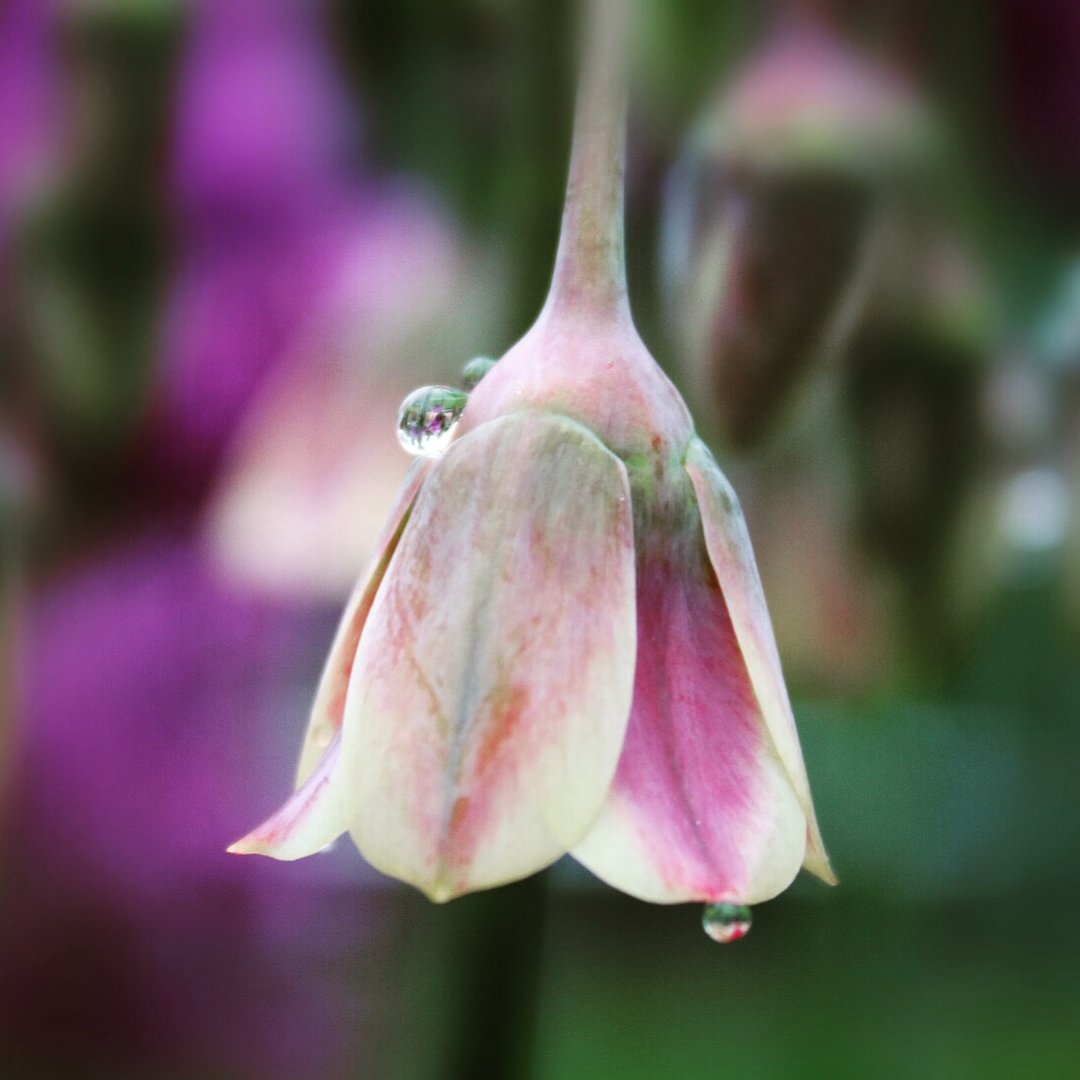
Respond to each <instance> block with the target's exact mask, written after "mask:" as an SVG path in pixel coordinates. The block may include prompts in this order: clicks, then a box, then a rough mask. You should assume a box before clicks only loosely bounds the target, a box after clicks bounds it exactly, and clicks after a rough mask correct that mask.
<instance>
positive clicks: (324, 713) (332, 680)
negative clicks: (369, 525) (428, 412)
mask: <svg viewBox="0 0 1080 1080" xmlns="http://www.w3.org/2000/svg"><path fill="white" fill-rule="evenodd" d="M431 466H432V462H430V461H427V460H424V459H418V460H417V461H415V462H414V463H413V465H412V467H411V468H410V469H409V472H408V474H407V475H406V477H405V479H404V481H403V482H402V485H401V489H400V490H399V492H398V496H397V500H396V502H395V503H394V506H393V507H392V508H391V511H390V514H389V515H388V517H387V520H386V524H385V525H384V526H383V529H382V532H381V533H380V534H379V538H378V540H377V541H376V544H375V551H374V554H373V555H372V557H371V559H370V561H369V563H368V566H367V568H366V569H365V571H364V573H363V574H361V575H360V580H359V582H358V583H357V586H356V588H355V589H354V590H353V594H352V596H351V597H350V598H349V602H348V604H347V605H346V606H345V611H344V614H343V615H342V617H341V622H340V623H339V624H338V629H337V633H336V634H335V636H334V643H333V645H331V647H330V654H329V656H328V657H327V658H326V663H325V664H324V665H323V671H322V676H321V677H320V679H319V686H318V689H317V690H316V691H315V701H314V703H313V705H312V707H311V718H310V719H309V721H308V727H307V732H306V734H305V735H304V742H303V744H302V746H301V749H300V764H299V766H298V767H297V771H296V787H297V788H300V787H302V786H303V784H304V782H305V781H306V780H307V778H308V777H309V776H311V775H312V773H313V772H314V771H315V769H316V767H317V765H318V764H319V760H320V758H322V756H323V754H324V753H325V752H326V748H327V746H328V745H329V743H330V741H331V739H332V738H333V737H334V733H335V732H336V731H337V730H338V729H339V728H340V727H341V721H342V716H343V714H344V711H345V692H346V690H347V689H348V685H349V676H350V674H351V673H352V667H353V660H354V658H355V656H356V650H357V647H358V645H359V644H360V632H361V630H363V627H364V620H365V619H367V616H368V612H369V611H370V610H371V605H372V603H373V601H374V599H375V593H376V592H377V591H378V589H379V585H380V584H381V583H382V580H383V577H384V575H385V574H386V568H387V567H388V566H389V565H390V559H391V557H392V556H393V554H394V549H395V547H396V546H397V542H398V540H399V539H400V537H401V532H402V529H403V528H404V527H405V522H406V521H407V520H408V517H409V512H410V511H411V510H412V505H413V502H414V501H415V500H416V495H417V492H419V490H420V488H421V486H422V485H423V483H424V480H425V479H426V477H427V475H428V473H429V472H430V471H431Z"/></svg>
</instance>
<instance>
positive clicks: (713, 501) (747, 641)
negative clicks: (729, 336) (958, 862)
mask: <svg viewBox="0 0 1080 1080" xmlns="http://www.w3.org/2000/svg"><path fill="white" fill-rule="evenodd" d="M686 471H687V473H688V474H689V476H690V480H691V482H692V483H693V485H694V491H695V492H696V493H697V497H698V505H699V507H700V509H701V518H702V522H703V524H704V528H705V543H706V545H707V547H708V549H709V557H710V559H711V560H712V564H713V569H714V570H715V571H716V576H717V579H718V580H719V582H720V587H721V588H722V589H723V592H724V599H725V601H726V602H727V606H728V610H729V611H730V612H731V621H732V624H733V626H734V628H735V636H736V637H737V639H738V642H739V647H740V648H741V650H742V654H743V657H744V658H745V661H746V667H747V670H748V671H749V673H750V680H751V682H752V684H753V687H754V692H755V694H756V695H757V699H758V702H759V704H760V707H761V711H762V714H763V716H764V718H765V724H766V727H767V728H768V731H769V734H770V736H771V737H772V740H773V744H774V746H775V748H776V752H777V755H778V756H779V758H780V761H781V762H782V763H783V765H784V768H785V770H786V771H787V774H788V776H789V777H790V778H791V783H792V785H793V786H794V789H795V793H796V795H797V796H798V798H799V802H800V803H801V804H802V807H803V811H804V812H805V814H806V820H807V843H806V858H805V860H804V862H803V865H804V866H805V867H806V869H807V870H809V871H810V872H811V873H812V874H815V875H817V876H818V877H819V878H821V879H822V881H826V882H828V883H829V884H830V885H833V884H835V883H836V877H835V875H834V874H833V871H832V867H831V866H830V865H829V857H828V855H827V854H826V853H825V846H824V844H823V843H822V839H821V832H820V830H819V829H818V824H817V818H816V817H815V815H814V804H813V800H812V799H811V796H810V782H809V780H808V779H807V776H806V766H805V764H804V763H803V756H802V749H801V748H800V746H799V734H798V731H797V730H796V728H795V717H794V715H793V714H792V711H791V703H790V701H789V700H788V694H787V687H786V686H785V684H784V675H783V672H782V670H781V667H780V657H779V655H778V653H777V650H776V641H775V639H774V638H773V632H772V623H771V621H770V619H769V611H768V607H767V606H766V603H765V593H764V591H763V590H762V587H761V579H760V577H759V576H758V571H757V564H756V562H755V561H754V552H753V548H752V547H751V545H750V535H749V533H748V531H747V528H746V521H745V519H744V518H743V514H742V509H741V507H740V506H739V500H738V498H737V496H736V495H735V492H734V490H733V489H732V487H731V485H730V484H729V483H728V481H727V478H726V477H725V476H724V474H723V473H722V472H721V471H720V468H719V466H718V465H717V464H716V461H715V460H714V458H713V456H712V454H711V453H710V451H709V449H708V447H707V446H705V444H704V443H703V442H702V441H701V440H700V439H697V438H695V439H693V440H692V441H691V443H690V448H689V450H688V451H687V455H686Z"/></svg>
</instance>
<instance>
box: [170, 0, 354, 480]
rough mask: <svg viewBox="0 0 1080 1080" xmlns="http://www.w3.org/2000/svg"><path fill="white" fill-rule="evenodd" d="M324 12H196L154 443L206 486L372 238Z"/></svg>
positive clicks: (275, 6) (250, 3) (232, 8)
mask: <svg viewBox="0 0 1080 1080" xmlns="http://www.w3.org/2000/svg"><path fill="white" fill-rule="evenodd" d="M321 14H322V5H321V4H318V3H301V2H299V0H227V2H224V3H222V2H208V0H203V2H200V3H198V4H196V5H195V7H194V10H193V12H192V23H191V27H190V36H189V38H188V42H187V47H186V53H185V55H184V57H183V59H182V62H181V70H180V75H179V81H178V90H177V98H176V105H175V110H176V111H175V121H174V131H173V145H172V153H171V180H170V183H171V190H172V193H173V197H174V199H175V204H176V208H177V215H178V216H177V219H176V221H175V229H176V233H177V241H178V244H177V246H178V252H179V266H178V270H177V273H176V278H175V281H174V284H173V289H172V294H171V296H170V297H169V298H168V300H167V302H166V314H165V326H164V334H165V338H164V342H163V350H164V355H163V358H162V363H163V365H164V372H163V378H164V387H163V388H162V401H161V402H160V403H159V406H160V407H159V414H158V415H156V416H155V417H154V425H155V428H156V431H155V438H154V443H155V445H156V446H158V447H160V449H161V451H162V452H163V454H164V456H165V457H166V459H167V460H169V461H172V462H174V463H177V464H180V465H182V466H184V467H185V468H189V469H194V470H195V471H196V472H198V473H200V474H201V475H203V476H204V477H205V475H206V474H207V473H208V471H209V470H210V469H211V468H212V466H213V464H214V463H215V462H216V460H217V454H218V452H219V451H220V449H221V446H222V443H223V441H224V440H225V438H226V436H227V434H228V433H229V432H230V431H231V429H232V427H233V424H234V422H235V421H236V419H237V417H238V416H239V414H240V412H241V411H242V409H243V407H244V405H245V404H246V402H247V401H248V399H249V398H250V396H251V394H252V393H253V392H255V390H256V389H257V387H258V385H259V383H260V381H261V379H262V377H263V376H264V375H265V374H266V372H267V371H268V370H269V369H270V368H271V367H272V366H273V364H274V362H275V361H276V360H278V359H279V358H280V357H281V356H282V355H283V353H284V352H285V351H286V350H287V348H288V345H289V343H290V341H291V340H292V339H293V337H294V336H295V335H296V334H297V333H298V331H299V329H300V328H301V327H302V326H303V324H304V323H305V321H306V320H307V319H308V318H310V316H311V315H312V314H313V312H314V311H315V310H316V309H317V308H318V306H319V304H320V302H321V300H322V298H323V297H324V296H325V294H326V293H327V292H328V291H329V290H330V289H331V287H332V283H333V280H334V277H335V274H336V273H337V272H338V270H339V269H340V266H341V262H342V259H343V258H344V256H345V253H346V251H347V249H348V246H349V244H350V243H351V242H353V241H354V240H355V238H356V236H357V235H358V234H362V230H363V226H364V222H363V201H362V200H361V199H358V198H357V195H356V193H355V191H354V190H350V187H349V184H348V180H349V177H348V174H347V170H346V169H345V167H344V162H345V158H346V153H347V150H348V144H347V133H348V130H349V111H348V106H347V101H346V99H345V96H344V93H343V91H342V89H341V88H340V87H339V86H338V85H337V83H336V81H335V79H334V77H333V64H332V61H331V58H330V56H329V54H328V52H327V50H326V48H325V44H324V42H323V41H322V39H321V36H320V16H321Z"/></svg>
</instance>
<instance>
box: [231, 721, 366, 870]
mask: <svg viewBox="0 0 1080 1080" xmlns="http://www.w3.org/2000/svg"><path fill="white" fill-rule="evenodd" d="M340 760H341V735H340V733H339V734H337V735H335V736H334V739H333V741H332V742H331V743H330V745H329V746H328V747H327V748H326V751H325V753H324V754H323V756H322V760H321V761H320V762H319V763H318V765H317V767H316V769H315V771H314V772H313V773H312V774H311V776H310V777H308V780H307V782H306V783H305V784H304V785H303V786H302V787H300V788H299V790H297V791H296V793H295V794H294V795H293V797H292V798H291V799H289V800H288V802H286V803H285V805H284V806H282V807H281V809H280V810H278V812H277V813H276V814H274V815H273V817H271V818H269V819H267V820H266V821H264V822H263V823H262V825H260V826H259V827H258V828H257V829H254V830H253V831H252V832H250V833H248V835H247V836H245V837H244V838H243V839H242V840H237V842H236V843H235V844H233V845H232V846H231V847H230V848H229V851H230V852H232V853H233V854H234V855H270V856H272V857H273V858H275V859H301V858H303V857H304V856H305V855H313V854H314V853H315V852H316V851H321V850H322V849H323V848H324V847H326V845H327V844H330V843H332V842H333V841H334V840H336V839H337V838H338V837H339V836H340V835H341V834H342V833H343V832H344V831H345V828H346V821H345V812H344V807H343V805H342V800H341V790H340V787H339V786H338V783H337V769H338V763H339V761H340Z"/></svg>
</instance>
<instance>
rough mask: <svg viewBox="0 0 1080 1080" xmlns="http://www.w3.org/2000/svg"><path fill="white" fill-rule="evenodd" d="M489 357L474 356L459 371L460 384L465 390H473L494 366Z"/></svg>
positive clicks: (493, 361)
mask: <svg viewBox="0 0 1080 1080" xmlns="http://www.w3.org/2000/svg"><path fill="white" fill-rule="evenodd" d="M496 363H497V361H495V360H492V359H491V357H490V356H474V357H473V358H472V359H471V360H470V361H469V362H468V363H467V364H466V365H465V367H464V368H463V369H462V371H461V382H462V384H463V385H464V387H465V389H466V390H475V389H476V387H477V385H478V384H479V382H480V380H481V379H482V378H483V377H484V376H485V375H486V374H487V373H488V372H489V371H490V370H491V369H492V368H493V367H494V366H495V364H496Z"/></svg>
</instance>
